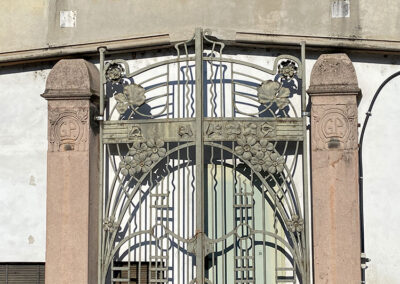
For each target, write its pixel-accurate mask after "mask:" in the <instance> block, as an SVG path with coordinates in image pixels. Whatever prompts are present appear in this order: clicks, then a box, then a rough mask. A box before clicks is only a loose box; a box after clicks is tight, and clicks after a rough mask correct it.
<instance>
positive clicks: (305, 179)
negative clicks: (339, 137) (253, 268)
mask: <svg viewBox="0 0 400 284" xmlns="http://www.w3.org/2000/svg"><path fill="white" fill-rule="evenodd" d="M301 64H302V80H301V82H302V88H301V89H302V90H301V97H302V100H301V102H302V105H301V113H302V118H303V131H304V135H303V194H304V199H303V202H304V219H305V220H306V221H305V222H304V224H305V226H304V227H305V228H304V233H305V235H306V247H305V250H306V251H305V254H306V257H305V260H306V263H305V264H304V268H305V269H304V270H305V274H306V276H305V277H306V281H305V283H310V232H311V230H310V228H309V226H307V225H308V224H311V221H310V220H309V195H308V190H309V189H308V139H307V138H308V137H307V115H305V113H306V108H307V101H306V42H305V41H302V42H301Z"/></svg>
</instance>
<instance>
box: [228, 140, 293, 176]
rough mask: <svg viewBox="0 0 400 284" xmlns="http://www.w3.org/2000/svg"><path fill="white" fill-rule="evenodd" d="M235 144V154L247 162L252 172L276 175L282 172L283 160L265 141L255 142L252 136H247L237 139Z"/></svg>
mask: <svg viewBox="0 0 400 284" xmlns="http://www.w3.org/2000/svg"><path fill="white" fill-rule="evenodd" d="M237 143H238V146H236V147H235V153H236V154H237V155H238V156H240V157H241V158H242V159H243V160H244V161H248V162H249V163H250V164H251V165H252V167H253V169H254V171H256V172H261V171H264V172H268V173H270V174H276V173H281V172H282V171H283V170H284V168H285V159H284V158H283V157H282V156H281V155H279V154H278V153H276V152H274V145H273V144H272V143H271V142H269V141H268V140H267V139H264V138H262V139H261V140H260V141H257V140H256V138H255V137H254V136H252V135H249V136H245V137H240V138H238V139H237Z"/></svg>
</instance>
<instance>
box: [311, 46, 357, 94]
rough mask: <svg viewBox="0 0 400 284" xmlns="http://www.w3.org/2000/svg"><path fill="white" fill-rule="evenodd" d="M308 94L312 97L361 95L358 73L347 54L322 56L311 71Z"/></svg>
mask: <svg viewBox="0 0 400 284" xmlns="http://www.w3.org/2000/svg"><path fill="white" fill-rule="evenodd" d="M307 93H308V94H310V95H311V96H313V95H335V94H341V95H359V94H361V90H360V88H359V87H358V81H357V75H356V71H355V69H354V66H353V63H352V62H351V60H350V58H349V57H348V56H347V54H345V53H333V54H322V55H321V56H320V57H319V58H318V60H317V62H316V63H315V64H314V67H313V69H312V71H311V77H310V88H309V89H308V90H307Z"/></svg>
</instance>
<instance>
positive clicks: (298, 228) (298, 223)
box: [287, 215, 304, 233]
mask: <svg viewBox="0 0 400 284" xmlns="http://www.w3.org/2000/svg"><path fill="white" fill-rule="evenodd" d="M287 225H288V229H289V230H290V231H291V232H292V233H296V232H297V233H301V232H302V231H303V229H304V220H303V219H302V218H300V217H299V216H298V215H293V217H292V219H291V220H289V221H288V222H287Z"/></svg>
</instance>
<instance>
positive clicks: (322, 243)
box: [308, 54, 361, 284]
mask: <svg viewBox="0 0 400 284" xmlns="http://www.w3.org/2000/svg"><path fill="white" fill-rule="evenodd" d="M308 93H309V94H310V96H311V166H312V170H311V173H312V213H313V252H314V258H313V262H314V283H315V284H322V283H323V284H338V283H346V284H359V283H361V263H360V258H361V257H360V216H359V192H358V128H357V99H358V96H359V95H361V92H360V89H359V87H358V83H357V76H356V73H355V70H354V67H353V64H352V63H351V60H350V59H349V57H348V56H347V55H346V54H323V55H321V56H320V57H319V58H318V61H317V62H316V63H315V65H314V67H313V69H312V73H311V79H310V88H309V90H308Z"/></svg>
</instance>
